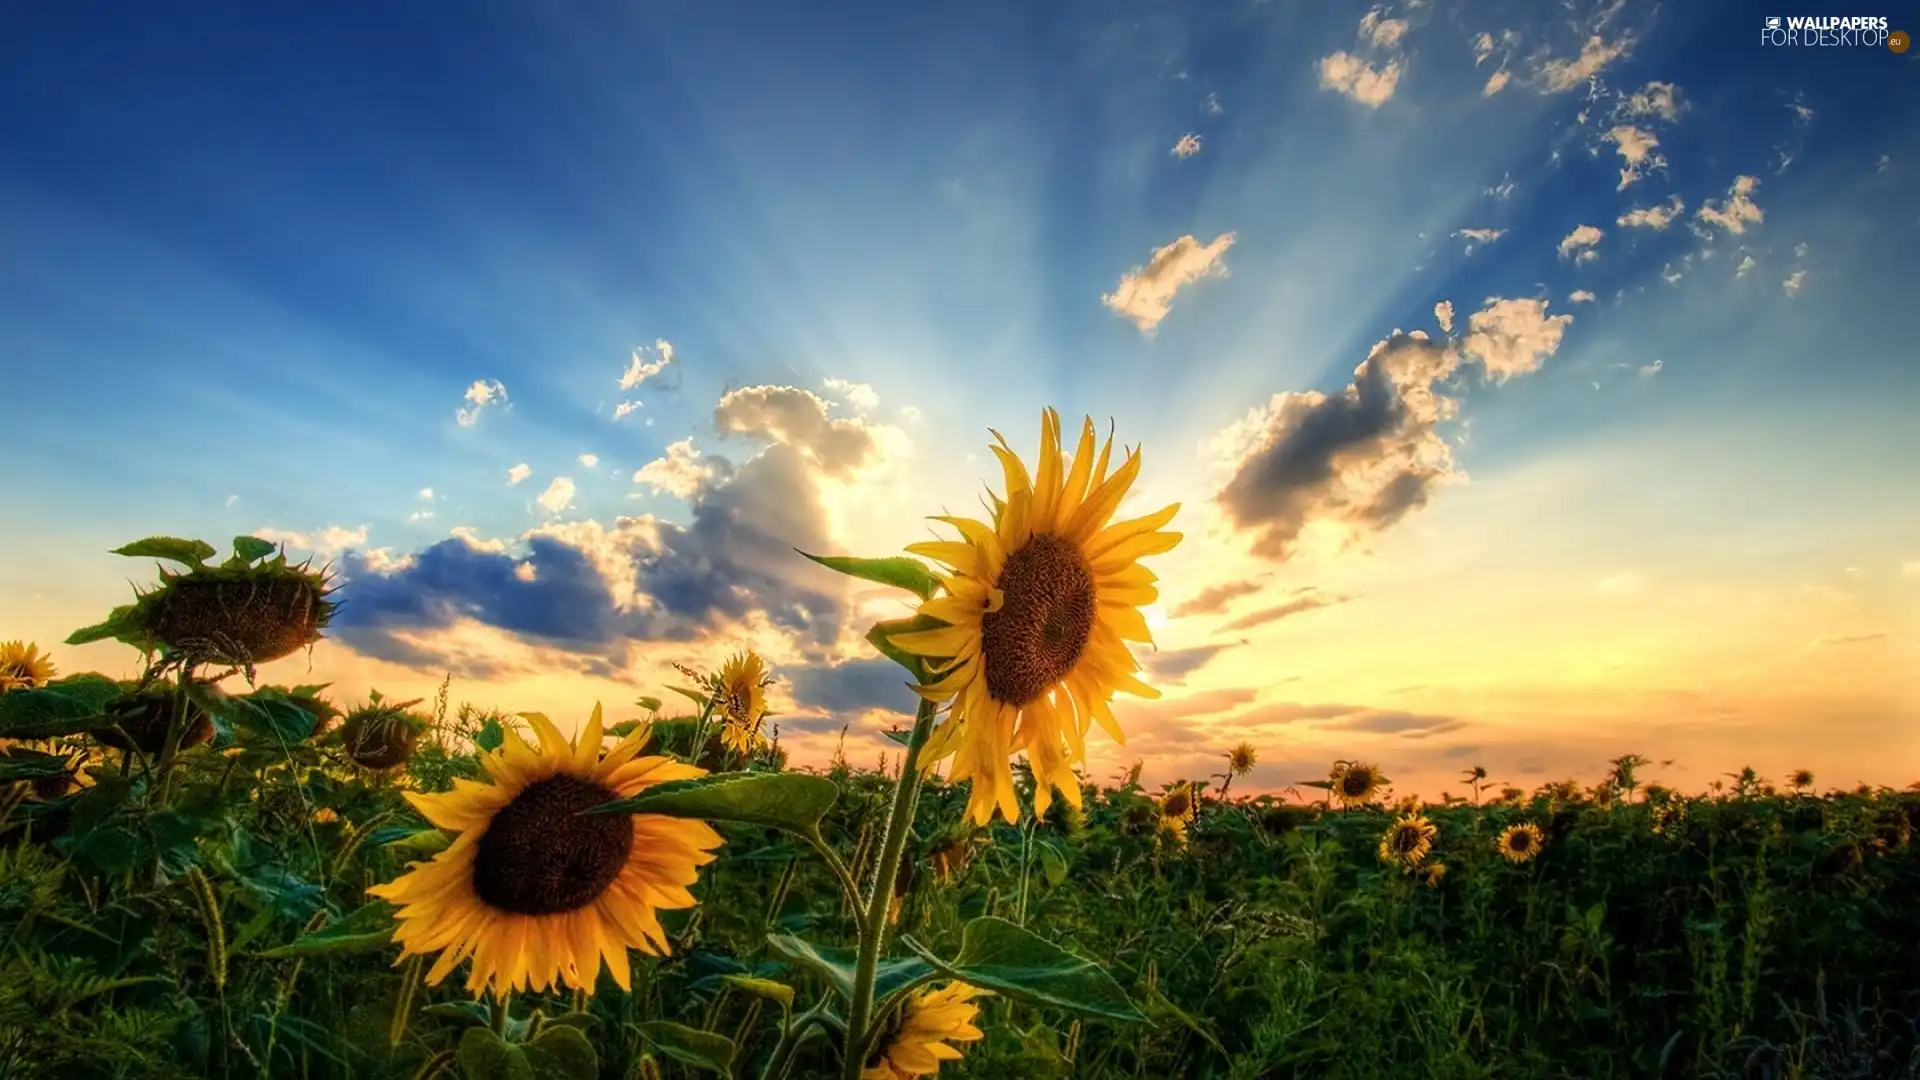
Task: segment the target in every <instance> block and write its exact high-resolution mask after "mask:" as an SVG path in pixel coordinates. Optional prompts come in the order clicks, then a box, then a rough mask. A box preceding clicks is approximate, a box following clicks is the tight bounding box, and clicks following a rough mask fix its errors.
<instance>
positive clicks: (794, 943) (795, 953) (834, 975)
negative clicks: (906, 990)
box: [767, 934, 933, 1001]
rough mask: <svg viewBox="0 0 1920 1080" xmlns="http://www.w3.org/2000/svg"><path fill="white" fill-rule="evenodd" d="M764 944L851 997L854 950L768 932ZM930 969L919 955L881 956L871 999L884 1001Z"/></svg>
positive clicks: (844, 997)
mask: <svg viewBox="0 0 1920 1080" xmlns="http://www.w3.org/2000/svg"><path fill="white" fill-rule="evenodd" d="M767 944H768V945H769V946H770V947H771V948H772V949H773V951H774V952H775V953H777V954H779V956H780V957H781V958H782V959H784V960H786V961H788V962H789V963H792V964H796V965H798V966H800V967H802V968H804V969H806V970H807V971H811V972H812V973H814V974H815V975H818V976H820V978H821V979H822V980H823V981H824V982H825V983H826V984H827V985H828V986H829V987H831V988H832V989H833V992H834V993H836V994H839V995H840V997H841V999H842V1000H845V1001H852V1000H853V979H854V975H855V973H856V971H857V969H858V965H859V959H860V958H859V954H858V953H856V952H854V950H852V949H836V948H831V947H829V946H825V945H815V944H814V943H813V942H811V941H808V940H807V939H805V938H800V937H795V936H793V935H792V934H768V935H767ZM932 972H933V968H932V967H930V966H929V965H928V964H927V963H926V962H925V961H923V960H921V959H919V958H918V957H913V956H895V957H890V958H888V959H884V960H882V961H880V966H879V967H878V968H877V969H876V971H875V977H874V983H873V999H874V1000H875V1001H884V1000H885V999H886V997H887V995H888V994H891V993H893V992H894V991H895V990H898V989H900V988H901V987H903V986H905V985H907V984H908V983H910V982H913V981H914V980H916V979H919V978H922V977H924V976H926V975H929V974H931V973H932Z"/></svg>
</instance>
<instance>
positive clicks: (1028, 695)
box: [891, 409, 1180, 825]
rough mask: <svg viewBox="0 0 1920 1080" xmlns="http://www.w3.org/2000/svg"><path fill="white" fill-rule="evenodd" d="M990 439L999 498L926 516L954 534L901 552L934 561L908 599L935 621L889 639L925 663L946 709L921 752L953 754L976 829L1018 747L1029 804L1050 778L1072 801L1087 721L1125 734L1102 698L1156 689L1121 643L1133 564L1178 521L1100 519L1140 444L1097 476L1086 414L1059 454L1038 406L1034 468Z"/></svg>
mask: <svg viewBox="0 0 1920 1080" xmlns="http://www.w3.org/2000/svg"><path fill="white" fill-rule="evenodd" d="M994 437H995V440H996V442H995V444H994V445H993V446H992V447H991V448H990V449H992V451H993V453H994V454H995V455H996V456H997V457H998V458H999V459H1000V464H1001V466H1002V469H1003V471H1004V473H1005V477H1006V497H1005V498H1004V499H1002V498H995V499H994V500H993V502H992V504H991V508H990V509H991V513H990V515H989V517H990V520H989V521H978V520H974V519H971V518H957V517H942V518H938V519H937V520H940V521H944V522H946V523H947V524H949V525H951V526H953V528H954V529H956V530H957V531H958V532H959V534H960V538H959V539H957V540H940V541H930V542H927V543H920V544H914V545H911V546H910V547H908V549H907V550H908V551H910V552H912V553H913V554H915V555H921V556H925V557H927V558H929V559H932V560H934V561H935V562H938V563H941V564H943V565H944V566H945V567H946V568H947V571H946V572H945V573H943V574H940V575H939V580H940V584H941V586H942V589H941V592H940V593H939V594H938V595H936V596H934V597H933V599H931V600H928V601H927V602H926V603H924V604H922V605H921V606H920V610H919V613H920V614H921V615H923V616H926V617H928V618H931V619H934V620H937V621H938V622H940V623H944V624H945V625H944V626H942V627H940V628H938V629H934V630H926V631H921V632H917V633H905V634H897V635H894V636H893V637H892V639H891V642H892V644H893V645H894V646H895V647H897V648H899V649H901V650H903V651H905V652H907V653H910V654H913V655H916V656H922V657H927V658H930V659H931V660H933V661H935V662H934V663H933V664H932V665H931V669H932V671H933V679H932V681H931V683H930V684H928V685H925V686H922V687H920V693H921V694H922V695H923V696H925V697H926V698H928V699H929V700H931V701H936V702H952V708H951V709H949V710H948V712H947V715H946V717H945V719H944V720H943V721H942V722H941V724H940V726H939V727H938V728H936V729H935V731H934V734H933V738H932V739H931V741H930V742H929V744H928V747H927V751H926V753H927V757H926V760H927V762H928V763H929V764H931V763H932V762H936V761H940V760H942V759H943V758H946V757H952V758H953V759H954V764H953V768H952V771H951V777H952V778H953V779H954V780H966V781H969V782H971V784H972V791H971V793H970V797H969V800H968V810H969V813H970V814H971V815H972V817H973V819H974V821H976V822H978V823H979V824H982V825H984V824H986V823H987V822H988V821H989V820H991V819H992V817H993V815H994V813H995V812H996V811H997V812H998V813H999V814H1000V815H1001V816H1002V817H1004V818H1005V819H1006V820H1007V821H1009V822H1012V821H1017V820H1018V819H1019V817H1020V804H1019V801H1018V799H1017V798H1016V796H1015V794H1014V784H1013V775H1012V771H1011V769H1010V767H1009V760H1010V758H1011V757H1012V755H1014V754H1016V753H1019V752H1021V751H1025V752H1026V755H1027V761H1028V763H1029V764H1030V765H1031V766H1032V768H1033V775H1034V779H1035V787H1034V812H1035V813H1036V814H1042V815H1043V814H1045V813H1046V810H1047V807H1048V806H1049V805H1050V804H1051V803H1052V801H1053V792H1054V791H1056V790H1057V791H1059V792H1060V793H1061V794H1062V795H1063V796H1064V797H1065V798H1066V799H1067V801H1069V802H1078V801H1079V799H1080V794H1081V793H1080V783H1079V779H1078V778H1077V777H1076V776H1075V775H1074V773H1073V766H1074V764H1075V763H1077V762H1083V761H1084V760H1085V759H1086V735H1087V732H1088V731H1090V730H1091V729H1092V727H1093V725H1094V724H1096V723H1097V724H1098V725H1099V726H1100V727H1101V729H1102V730H1103V731H1105V732H1106V733H1107V734H1108V735H1109V736H1110V737H1111V738H1113V739H1114V741H1116V742H1124V741H1125V735H1124V733H1123V732H1122V731H1121V730H1120V725H1119V724H1118V723H1117V722H1116V721H1115V720H1114V717H1113V711H1112V709H1111V707H1110V702H1111V701H1112V699H1113V695H1114V694H1115V692H1117V691H1121V690H1124V691H1126V692H1127V693H1130V694H1136V695H1139V696H1142V697H1158V696H1160V695H1159V692H1158V691H1156V690H1154V689H1153V688H1152V687H1150V686H1148V685H1146V684H1145V683H1143V682H1141V681H1140V680H1139V679H1138V678H1136V677H1135V675H1134V673H1135V672H1137V671H1138V670H1139V669H1140V665H1139V663H1138V662H1137V661H1136V660H1134V658H1133V654H1132V653H1131V652H1130V651H1129V650H1128V648H1127V642H1130V641H1132V642H1140V643H1143V644H1150V643H1151V642H1152V640H1153V635H1152V634H1151V632H1149V630H1148V629H1147V621H1146V617H1145V616H1144V615H1143V614H1142V613H1141V609H1142V608H1143V607H1145V606H1147V605H1149V604H1152V603H1154V602H1155V601H1156V600H1158V599H1159V591H1158V590H1157V589H1156V588H1155V587H1154V582H1155V580H1156V579H1155V577H1154V575H1153V574H1152V572H1150V571H1149V570H1147V569H1146V568H1145V567H1143V566H1141V565H1139V560H1140V559H1141V558H1143V557H1145V556H1148V555H1155V554H1159V553H1161V552H1164V551H1168V550H1171V549H1172V548H1173V547H1174V545H1176V544H1178V543H1179V542H1180V534H1179V533H1174V532H1165V531H1162V527H1163V526H1165V525H1166V524H1167V523H1168V522H1170V521H1171V520H1173V516H1174V514H1175V513H1176V512H1177V511H1178V510H1179V504H1177V503H1176V504H1174V505H1172V506H1168V507H1166V508H1164V509H1162V510H1160V511H1158V512H1156V513H1152V514H1148V515H1146V516H1145V517H1140V518H1135V519H1133V520H1130V521H1120V522H1110V520H1109V519H1111V518H1112V516H1113V513H1114V511H1115V510H1116V509H1118V507H1119V505H1120V501H1121V500H1122V499H1123V498H1124V497H1125V496H1126V494H1127V491H1128V489H1130V488H1131V487H1132V486H1133V482H1134V480H1135V479H1136V478H1137V477H1138V476H1139V473H1140V454H1139V452H1138V451H1129V452H1128V453H1127V454H1126V460H1125V461H1124V462H1122V463H1121V465H1120V467H1119V468H1118V469H1115V470H1113V471H1112V472H1111V473H1109V471H1108V466H1109V463H1110V461H1111V458H1112V452H1113V440H1112V438H1111V437H1109V438H1108V439H1107V441H1106V443H1105V444H1104V445H1096V443H1095V440H1094V430H1093V421H1092V420H1091V419H1088V420H1085V421H1084V422H1083V423H1082V425H1081V432H1080V439H1079V443H1078V445H1077V447H1076V449H1075V450H1074V452H1073V454H1072V455H1071V456H1069V455H1067V454H1066V453H1065V452H1064V451H1063V448H1062V445H1061V432H1060V417H1059V414H1058V413H1056V412H1054V411H1053V410H1052V409H1048V410H1046V412H1045V413H1044V414H1043V415H1042V417H1041V438H1040V457H1039V467H1038V469H1037V471H1035V472H1034V473H1032V474H1029V473H1028V472H1027V467H1026V465H1025V463H1023V462H1022V461H1021V460H1020V458H1019V457H1018V456H1017V455H1016V454H1015V453H1014V452H1013V450H1012V449H1011V448H1010V447H1008V446H1007V443H1006V440H1005V439H1004V438H1002V437H1000V435H999V434H998V433H997V432H996V433H995V436H994Z"/></svg>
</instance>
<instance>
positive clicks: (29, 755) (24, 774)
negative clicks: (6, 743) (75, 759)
mask: <svg viewBox="0 0 1920 1080" xmlns="http://www.w3.org/2000/svg"><path fill="white" fill-rule="evenodd" d="M70 771H71V769H70V768H69V765H68V762H67V759H66V758H64V757H61V756H60V755H58V754H43V753H41V752H40V751H38V750H26V749H22V748H21V747H17V746H16V747H11V748H9V749H5V750H0V784H11V783H13V782H14V781H16V780H51V779H53V778H54V777H56V776H65V775H67V773H68V772H70Z"/></svg>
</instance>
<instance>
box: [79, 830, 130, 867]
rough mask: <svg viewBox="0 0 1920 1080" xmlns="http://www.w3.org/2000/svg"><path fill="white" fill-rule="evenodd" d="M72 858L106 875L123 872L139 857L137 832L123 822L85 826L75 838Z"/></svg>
mask: <svg viewBox="0 0 1920 1080" xmlns="http://www.w3.org/2000/svg"><path fill="white" fill-rule="evenodd" d="M73 858H74V859H75V861H77V862H81V863H84V864H87V865H89V866H91V867H92V868H93V869H94V870H96V871H98V872H100V873H102V874H105V875H107V876H109V877H112V876H114V875H116V874H124V873H126V872H127V871H129V870H131V869H133V868H134V866H135V865H136V864H137V863H138V862H139V861H140V836H139V834H138V833H135V832H134V831H133V830H132V829H130V828H128V827H127V826H125V825H104V826H101V827H99V828H95V829H89V830H88V831H87V833H86V835H84V836H81V837H79V838H78V839H77V840H76V841H75V843H74V845H73Z"/></svg>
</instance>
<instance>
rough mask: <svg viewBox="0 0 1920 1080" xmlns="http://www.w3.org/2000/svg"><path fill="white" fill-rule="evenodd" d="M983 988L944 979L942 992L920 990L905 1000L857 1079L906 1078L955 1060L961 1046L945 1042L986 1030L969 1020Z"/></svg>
mask: <svg viewBox="0 0 1920 1080" xmlns="http://www.w3.org/2000/svg"><path fill="white" fill-rule="evenodd" d="M985 993H986V991H985V990H982V989H980V988H979V987H975V986H968V985H967V984H966V983H958V982H957V983H948V984H947V985H946V986H945V987H944V988H943V989H940V990H920V991H917V992H915V993H914V995H913V996H912V997H911V998H909V999H908V1000H907V1004H906V1007H905V1008H904V1009H903V1010H902V1012H901V1015H900V1019H899V1020H898V1021H897V1022H896V1024H895V1025H894V1029H893V1032H892V1034H891V1036H890V1037H889V1038H888V1039H886V1041H885V1049H883V1050H882V1051H881V1052H880V1055H879V1057H878V1059H876V1060H875V1061H873V1062H871V1063H870V1064H868V1065H867V1066H866V1067H865V1068H864V1069H862V1070H860V1080H909V1078H911V1077H915V1076H933V1075H934V1074H936V1073H938V1072H939V1071H940V1063H941V1062H943V1061H958V1060H959V1059H960V1056H961V1054H960V1051H959V1049H957V1048H955V1047H952V1046H949V1045H947V1044H948V1043H955V1042H973V1041H975V1040H977V1039H980V1038H982V1037H983V1035H984V1033H983V1032H982V1031H981V1030H980V1029H979V1028H977V1027H975V1026H974V1024H973V1022H974V1020H976V1019H977V1018H978V1017H979V1015H980V1006H978V1005H975V1004H973V1003H972V1001H973V999H974V998H977V997H980V996H982V995H983V994H985Z"/></svg>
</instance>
